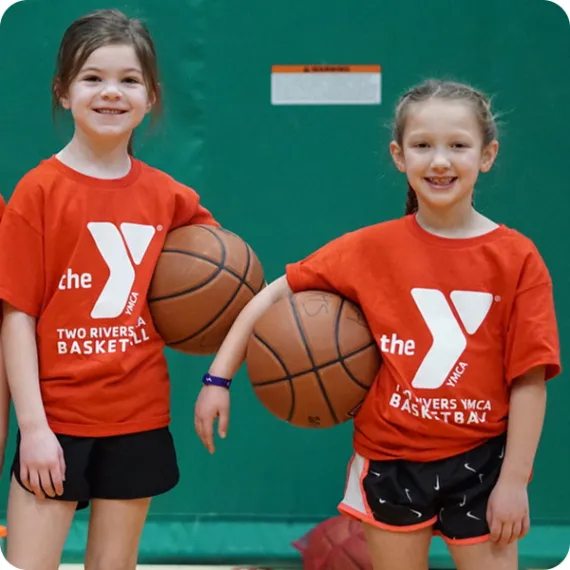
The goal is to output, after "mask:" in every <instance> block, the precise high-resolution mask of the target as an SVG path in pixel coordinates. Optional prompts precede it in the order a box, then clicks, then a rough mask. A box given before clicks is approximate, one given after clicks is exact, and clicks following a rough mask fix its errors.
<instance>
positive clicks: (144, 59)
mask: <svg viewBox="0 0 570 570" xmlns="http://www.w3.org/2000/svg"><path fill="white" fill-rule="evenodd" d="M112 44H114V45H130V46H132V47H133V48H134V50H135V53H136V55H137V57H138V59H139V61H140V64H141V67H142V72H143V77H144V81H145V85H146V88H147V91H148V94H149V97H150V99H151V101H153V114H154V116H157V115H158V114H159V113H160V110H161V101H162V99H161V92H160V83H159V79H158V65H157V58H156V51H155V48H154V43H153V41H152V38H151V36H150V33H149V31H148V29H147V28H146V26H145V25H144V24H143V23H142V22H141V21H140V20H137V19H135V18H127V16H125V14H123V13H122V12H120V11H119V10H95V11H94V12H90V13H89V14H86V15H85V16H83V17H81V18H79V19H78V20H75V21H74V22H73V23H72V24H71V25H70V26H69V27H68V28H67V30H66V31H65V33H64V35H63V39H62V40H61V44H60V46H59V52H58V54H57V62H56V71H55V75H54V78H53V81H52V107H53V112H54V115H55V113H56V111H57V110H58V108H59V106H60V99H61V97H63V96H65V94H66V93H67V92H68V90H69V86H70V85H71V83H72V81H73V80H74V79H75V77H76V76H77V74H78V73H79V71H80V69H81V68H82V67H83V65H84V64H85V61H86V60H87V58H88V57H89V56H90V55H91V54H92V53H93V52H94V51H95V50H96V49H99V48H100V47H103V46H106V45H112ZM128 152H129V154H132V153H133V136H132V135H131V138H130V140H129V146H128Z"/></svg>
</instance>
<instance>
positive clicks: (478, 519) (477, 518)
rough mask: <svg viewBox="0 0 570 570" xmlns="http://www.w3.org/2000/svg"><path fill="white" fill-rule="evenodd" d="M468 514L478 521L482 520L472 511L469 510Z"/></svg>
mask: <svg viewBox="0 0 570 570" xmlns="http://www.w3.org/2000/svg"><path fill="white" fill-rule="evenodd" d="M467 516H468V517H469V518H470V519H475V520H476V521H480V520H481V519H480V518H479V517H476V516H475V515H473V514H471V511H469V512H468V513H467Z"/></svg>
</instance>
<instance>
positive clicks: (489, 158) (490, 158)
mask: <svg viewBox="0 0 570 570" xmlns="http://www.w3.org/2000/svg"><path fill="white" fill-rule="evenodd" d="M498 153H499V143H498V141H491V142H490V143H489V144H488V145H487V146H486V147H485V148H484V149H483V152H482V154H481V167H480V170H481V172H489V170H491V168H492V166H493V164H494V162H495V159H496V158H497V154H498Z"/></svg>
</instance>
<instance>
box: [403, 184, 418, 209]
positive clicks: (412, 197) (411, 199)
mask: <svg viewBox="0 0 570 570" xmlns="http://www.w3.org/2000/svg"><path fill="white" fill-rule="evenodd" d="M417 211H418V197H417V196H416V191H415V190H414V189H413V188H412V187H411V186H410V183H409V182H408V196H407V199H406V216H408V215H409V214H415V213H416V212H417Z"/></svg>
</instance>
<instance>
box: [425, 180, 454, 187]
mask: <svg viewBox="0 0 570 570" xmlns="http://www.w3.org/2000/svg"><path fill="white" fill-rule="evenodd" d="M428 180H429V181H430V182H431V183H432V184H439V185H440V186H447V185H448V184H451V183H452V182H453V180H454V178H428Z"/></svg>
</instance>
